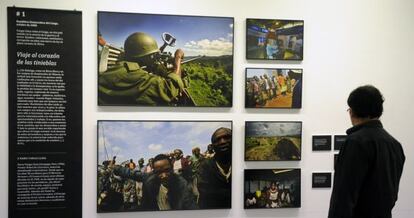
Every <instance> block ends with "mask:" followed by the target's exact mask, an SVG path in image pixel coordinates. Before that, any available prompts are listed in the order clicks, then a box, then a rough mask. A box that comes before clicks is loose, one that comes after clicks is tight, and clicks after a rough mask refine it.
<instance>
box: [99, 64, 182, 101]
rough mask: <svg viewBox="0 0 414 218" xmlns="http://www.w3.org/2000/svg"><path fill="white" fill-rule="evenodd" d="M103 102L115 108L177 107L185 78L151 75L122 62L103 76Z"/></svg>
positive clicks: (173, 74)
mask: <svg viewBox="0 0 414 218" xmlns="http://www.w3.org/2000/svg"><path fill="white" fill-rule="evenodd" d="M98 83H99V101H100V103H102V104H114V105H126V104H127V105H128V104H130V105H148V106H156V105H157V106H159V105H164V106H169V105H175V104H176V103H177V101H178V98H179V97H180V94H181V92H182V91H183V89H184V82H183V80H182V78H181V77H180V76H179V75H177V74H175V73H173V72H169V73H168V72H167V73H166V76H160V75H159V74H156V73H151V72H147V71H145V70H144V69H142V68H140V66H139V65H138V63H135V62H127V61H121V62H118V64H117V65H116V66H115V67H113V68H111V69H109V70H108V71H106V72H104V73H102V74H101V75H100V76H99V81H98Z"/></svg>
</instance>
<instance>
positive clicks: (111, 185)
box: [97, 120, 232, 213]
mask: <svg viewBox="0 0 414 218" xmlns="http://www.w3.org/2000/svg"><path fill="white" fill-rule="evenodd" d="M97 131H98V140H97V141H98V152H97V155H98V157H97V160H98V163H97V193H98V196H97V211H98V212H99V213H103V212H127V211H161V210H163V211H165V210H196V209H227V208H231V177H232V175H231V169H232V168H231V164H232V161H231V160H232V122H231V121H121V120H117V121H114V120H111V121H110V120H99V121H98V125H97Z"/></svg>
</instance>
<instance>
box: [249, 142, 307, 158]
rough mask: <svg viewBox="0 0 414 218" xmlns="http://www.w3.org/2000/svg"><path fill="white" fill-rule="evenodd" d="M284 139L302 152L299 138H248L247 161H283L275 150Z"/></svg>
mask: <svg viewBox="0 0 414 218" xmlns="http://www.w3.org/2000/svg"><path fill="white" fill-rule="evenodd" d="M282 138H286V139H289V140H291V141H292V142H293V144H294V145H295V146H296V148H297V149H298V150H299V151H300V145H301V139H300V138H299V137H294V136H291V137H287V136H284V137H277V136H273V137H246V143H245V146H246V160H281V158H280V157H279V156H278V154H277V153H275V152H274V149H275V147H276V145H277V143H278V142H279V140H281V139H282ZM290 159H293V160H294V159H298V157H294V156H292V157H290Z"/></svg>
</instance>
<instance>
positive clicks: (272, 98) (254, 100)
mask: <svg viewBox="0 0 414 218" xmlns="http://www.w3.org/2000/svg"><path fill="white" fill-rule="evenodd" d="M302 78H303V77H302V70H301V69H270V68H246V84H245V90H246V92H245V93H246V94H245V107H246V108H301V107H302Z"/></svg>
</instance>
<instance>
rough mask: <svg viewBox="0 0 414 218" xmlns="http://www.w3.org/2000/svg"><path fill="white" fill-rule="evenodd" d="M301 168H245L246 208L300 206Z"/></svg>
mask: <svg viewBox="0 0 414 218" xmlns="http://www.w3.org/2000/svg"><path fill="white" fill-rule="evenodd" d="M300 197H301V194H300V169H258V170H256V169H255V170H244V208H245V209H254V208H289V207H300V205H301V203H300V202H301V200H300Z"/></svg>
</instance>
